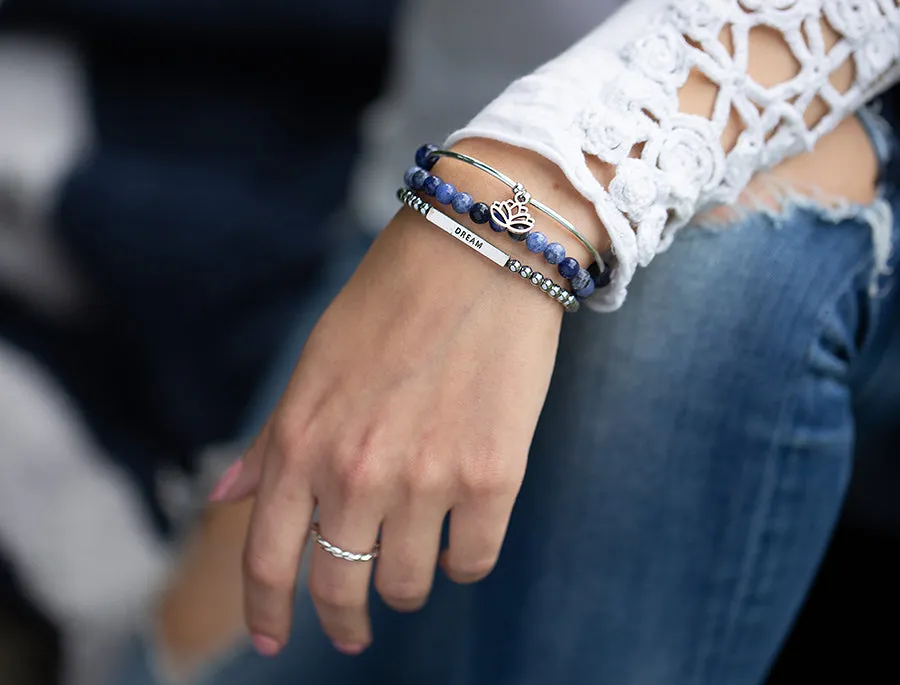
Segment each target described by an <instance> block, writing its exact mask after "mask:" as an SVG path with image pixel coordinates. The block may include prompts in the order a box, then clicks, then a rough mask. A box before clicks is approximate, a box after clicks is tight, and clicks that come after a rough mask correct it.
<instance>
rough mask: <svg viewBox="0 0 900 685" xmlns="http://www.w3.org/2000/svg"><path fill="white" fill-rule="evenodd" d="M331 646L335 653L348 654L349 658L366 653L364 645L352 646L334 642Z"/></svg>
mask: <svg viewBox="0 0 900 685" xmlns="http://www.w3.org/2000/svg"><path fill="white" fill-rule="evenodd" d="M333 644H334V648H335V649H336V650H337V651H339V652H343V653H344V654H349V655H350V656H356V655H357V654H362V653H363V652H364V651H366V646H365V645H354V644H350V643H347V642H334V643H333Z"/></svg>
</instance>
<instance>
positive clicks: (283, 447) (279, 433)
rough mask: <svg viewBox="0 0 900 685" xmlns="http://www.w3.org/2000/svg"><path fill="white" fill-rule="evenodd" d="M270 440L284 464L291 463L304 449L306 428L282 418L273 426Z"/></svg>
mask: <svg viewBox="0 0 900 685" xmlns="http://www.w3.org/2000/svg"><path fill="white" fill-rule="evenodd" d="M270 439H271V440H272V445H273V446H274V447H275V450H274V452H275V454H276V455H277V457H278V459H279V460H280V461H281V462H282V464H286V463H290V462H291V461H293V456H294V455H296V454H298V453H299V452H300V451H301V449H302V445H303V443H304V441H305V439H306V428H305V426H304V425H303V424H301V423H294V422H291V421H287V420H285V419H284V418H282V419H280V420H279V421H277V422H275V423H274V424H273V426H272V435H271V438H270Z"/></svg>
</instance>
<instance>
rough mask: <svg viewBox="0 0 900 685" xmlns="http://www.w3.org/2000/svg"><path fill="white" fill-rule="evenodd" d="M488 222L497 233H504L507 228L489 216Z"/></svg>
mask: <svg viewBox="0 0 900 685" xmlns="http://www.w3.org/2000/svg"><path fill="white" fill-rule="evenodd" d="M488 223H489V224H490V225H491V228H492V229H493V230H494V231H495V232H497V233H503V231H505V230H506V228H505V227H503V226H501V225H500V224H496V223H494V220H493V219H491V218H488Z"/></svg>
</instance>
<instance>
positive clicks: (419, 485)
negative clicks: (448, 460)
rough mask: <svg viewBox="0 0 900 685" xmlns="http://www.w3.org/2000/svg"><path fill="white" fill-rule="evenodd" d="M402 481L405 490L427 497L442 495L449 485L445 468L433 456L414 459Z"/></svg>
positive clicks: (448, 488)
mask: <svg viewBox="0 0 900 685" xmlns="http://www.w3.org/2000/svg"><path fill="white" fill-rule="evenodd" d="M404 482H405V485H406V489H407V491H409V492H410V493H412V494H414V495H418V496H420V497H427V498H432V497H437V496H441V495H444V494H446V493H447V492H448V491H449V490H450V487H451V482H450V478H449V477H448V474H447V470H446V469H445V468H444V467H443V466H442V465H441V463H440V461H439V460H438V459H435V458H433V457H423V458H420V459H416V460H415V461H414V462H413V463H412V465H411V466H410V467H409V468H408V469H407V471H406V474H405V477H404Z"/></svg>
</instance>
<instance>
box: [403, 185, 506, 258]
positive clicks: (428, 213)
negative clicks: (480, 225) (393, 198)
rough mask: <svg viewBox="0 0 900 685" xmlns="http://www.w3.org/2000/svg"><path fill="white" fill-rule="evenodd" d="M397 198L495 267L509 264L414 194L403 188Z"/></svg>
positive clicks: (500, 253)
mask: <svg viewBox="0 0 900 685" xmlns="http://www.w3.org/2000/svg"><path fill="white" fill-rule="evenodd" d="M397 197H399V198H400V201H401V202H403V203H404V204H406V205H408V206H409V207H411V208H412V209H415V210H416V211H418V212H421V213H422V214H423V215H424V216H425V218H426V219H427V220H428V221H429V222H430V223H432V224H434V225H435V226H437V227H438V228H439V229H441V230H442V231H444V232H445V233H448V234H450V235H451V236H453V237H454V238H456V239H457V240H458V241H459V242H461V243H463V244H464V245H466V246H468V247H470V248H471V249H473V250H475V252H477V253H479V254H481V255H484V256H485V257H487V258H488V259H490V260H491V261H492V262H494V264H496V265H497V266H500V267H505V266H506V265H507V263H508V262H509V255H508V254H507V253H505V252H504V251H503V250H501V249H500V248H498V247H495V246H494V245H492V244H491V243H489V242H488V241H487V240H485V239H484V238H482V237H481V236H479V235H478V234H477V233H473V232H472V231H470V230H469V229H468V228H466V227H465V226H463V225H462V224H460V223H459V222H457V221H454V220H453V219H451V218H450V217H449V216H447V215H446V214H444V213H443V212H441V211H440V210H438V209H435V208H434V207H432V206H431V205H429V204H428V203H427V202H424V201H423V200H422V199H421V198H420V197H419V196H418V195H416V194H415V193H413V192H411V191H409V190H406V189H405V188H404V189H401V190H398V191H397Z"/></svg>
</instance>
